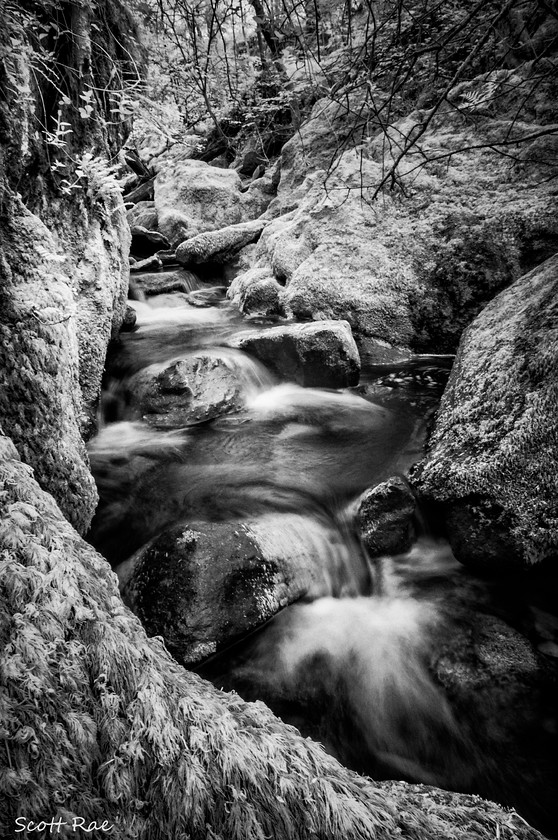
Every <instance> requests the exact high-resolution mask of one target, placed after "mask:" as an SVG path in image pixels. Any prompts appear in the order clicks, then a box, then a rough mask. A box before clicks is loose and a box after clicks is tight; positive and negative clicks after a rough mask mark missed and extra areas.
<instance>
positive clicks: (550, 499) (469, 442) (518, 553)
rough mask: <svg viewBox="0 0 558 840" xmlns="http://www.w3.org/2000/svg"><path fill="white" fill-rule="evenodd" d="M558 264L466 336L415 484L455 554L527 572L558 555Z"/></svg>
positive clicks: (538, 273)
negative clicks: (434, 509)
mask: <svg viewBox="0 0 558 840" xmlns="http://www.w3.org/2000/svg"><path fill="white" fill-rule="evenodd" d="M557 371H558V257H553V258H551V259H550V260H547V261H546V262H545V263H544V264H543V265H541V266H540V267H539V268H537V269H534V270H533V271H531V272H530V273H529V274H526V275H525V276H524V277H522V278H521V279H520V280H518V281H517V282H516V283H514V284H513V285H512V286H511V287H510V288H509V289H507V290H506V291H504V292H502V293H501V294H500V295H498V297H496V298H495V299H494V300H493V301H492V302H491V303H490V304H489V305H488V306H487V307H486V308H485V309H484V310H483V312H482V313H481V315H479V316H478V318H477V319H476V320H475V321H474V322H473V324H472V325H471V326H470V327H469V328H468V330H467V331H466V332H465V334H464V336H463V339H462V341H461V344H460V347H459V352H458V355H457V358H456V361H455V365H454V368H453V371H452V374H451V377H450V380H449V382H448V386H447V388H446V391H445V393H444V397H443V400H442V404H441V406H440V411H439V414H438V418H437V421H436V426H435V429H434V432H433V435H432V438H431V441H430V445H429V450H428V454H427V458H426V461H425V462H424V463H423V464H422V466H421V467H420V469H419V471H418V473H417V475H416V478H415V483H416V485H417V487H418V489H419V491H420V493H421V495H422V496H423V498H425V499H426V500H428V501H430V502H434V503H436V504H437V505H438V506H439V507H440V508H441V511H442V513H443V516H444V518H445V521H446V526H447V530H448V537H449V540H450V542H451V544H452V547H453V550H454V552H455V555H456V556H457V557H458V558H459V559H460V560H461V561H462V562H464V563H469V564H473V565H475V566H479V567H482V568H510V567H514V566H515V567H518V566H522V567H528V566H531V565H533V564H535V563H540V562H541V561H544V560H551V559H553V558H555V556H556V552H557V550H558V509H557V507H556V498H557V497H558V477H557V471H556V464H557V463H558V436H557V431H556V430H557V424H556V412H557V410H558V375H557Z"/></svg>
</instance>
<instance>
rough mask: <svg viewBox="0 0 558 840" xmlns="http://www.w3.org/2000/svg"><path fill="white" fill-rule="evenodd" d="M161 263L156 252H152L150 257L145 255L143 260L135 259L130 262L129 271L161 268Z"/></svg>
mask: <svg viewBox="0 0 558 840" xmlns="http://www.w3.org/2000/svg"><path fill="white" fill-rule="evenodd" d="M162 267H163V263H162V262H161V260H160V259H159V257H158V256H157V254H153V256H151V257H146V258H145V259H144V260H135V262H133V263H130V272H134V273H135V272H136V271H147V270H148V269H150V268H151V269H153V268H162Z"/></svg>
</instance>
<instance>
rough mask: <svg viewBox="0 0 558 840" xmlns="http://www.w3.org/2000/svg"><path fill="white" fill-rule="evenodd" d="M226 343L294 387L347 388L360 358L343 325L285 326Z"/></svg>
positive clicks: (355, 376) (354, 379) (353, 380)
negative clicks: (294, 383)
mask: <svg viewBox="0 0 558 840" xmlns="http://www.w3.org/2000/svg"><path fill="white" fill-rule="evenodd" d="M229 343H230V344H231V345H232V346H234V347H238V348H239V349H241V350H244V351H245V352H247V353H250V354H251V355H253V356H255V357H256V358H257V359H259V360H260V361H261V362H263V363H264V364H265V365H266V367H268V368H269V369H270V370H271V371H272V372H273V373H275V374H276V375H277V376H279V377H280V378H282V379H286V380H288V381H290V382H296V383H297V384H298V385H304V386H306V387H313V388H347V387H349V386H351V385H356V384H357V383H358V378H359V373H360V358H359V355H358V350H357V347H356V344H355V341H354V339H353V336H352V333H351V328H350V326H349V324H348V323H347V322H346V321H319V322H313V323H311V324H286V325H284V326H277V327H271V328H269V329H266V330H262V331H261V332H258V333H246V334H244V333H240V334H239V335H236V336H235V337H234V339H231V340H230V341H229Z"/></svg>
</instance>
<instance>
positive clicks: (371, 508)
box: [356, 476, 416, 557]
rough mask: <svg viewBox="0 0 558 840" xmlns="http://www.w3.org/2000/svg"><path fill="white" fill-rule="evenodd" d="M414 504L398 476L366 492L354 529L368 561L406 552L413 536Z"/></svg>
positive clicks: (412, 496)
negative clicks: (357, 532) (366, 553)
mask: <svg viewBox="0 0 558 840" xmlns="http://www.w3.org/2000/svg"><path fill="white" fill-rule="evenodd" d="M415 515H416V500H415V497H414V495H413V493H412V491H411V490H410V488H409V486H408V484H407V482H406V481H403V479H402V478H399V477H397V476H395V477H393V478H389V479H388V480H387V481H384V482H382V484H378V485H377V486H376V487H373V488H372V489H371V490H367V491H366V493H364V495H363V496H362V498H361V500H360V504H359V507H358V512H357V519H356V523H357V528H358V531H359V534H360V537H361V539H362V541H363V543H364V545H365V546H366V549H367V551H368V553H369V555H370V556H371V557H379V556H381V555H382V554H401V553H403V552H404V551H408V550H409V549H410V547H411V545H412V542H413V538H414V536H415V528H414V519H415Z"/></svg>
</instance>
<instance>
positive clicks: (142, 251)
mask: <svg viewBox="0 0 558 840" xmlns="http://www.w3.org/2000/svg"><path fill="white" fill-rule="evenodd" d="M131 231H132V247H131V251H132V254H133V255H134V256H135V257H138V258H140V259H142V258H143V257H150V256H152V255H153V254H155V253H156V252H157V251H164V250H165V249H169V248H170V242H169V240H168V239H167V238H166V236H163V234H162V233H159V232H158V231H156V230H147V228H144V227H142V226H141V225H133V226H132V228H131Z"/></svg>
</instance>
